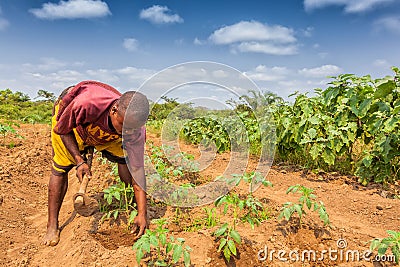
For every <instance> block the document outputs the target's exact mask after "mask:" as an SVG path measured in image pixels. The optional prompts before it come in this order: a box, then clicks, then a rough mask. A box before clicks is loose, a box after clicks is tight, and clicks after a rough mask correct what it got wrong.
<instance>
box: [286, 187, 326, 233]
mask: <svg viewBox="0 0 400 267" xmlns="http://www.w3.org/2000/svg"><path fill="white" fill-rule="evenodd" d="M296 192H299V193H301V196H300V198H299V200H298V202H297V203H292V202H286V203H285V204H284V205H283V208H282V212H281V213H280V214H279V216H278V220H280V219H282V218H285V219H286V220H287V221H289V220H290V218H291V217H292V216H293V215H294V213H297V215H298V216H299V224H300V225H301V224H302V218H303V216H304V215H306V214H307V213H306V209H305V208H307V209H308V210H310V211H317V212H318V214H319V217H320V219H321V220H322V221H323V222H324V225H329V224H330V221H329V215H328V213H327V212H326V208H325V206H324V203H323V202H322V201H317V200H316V199H317V196H316V195H315V194H313V192H314V189H312V188H307V187H305V186H302V185H293V186H291V187H289V188H288V190H287V191H286V194H289V193H296Z"/></svg>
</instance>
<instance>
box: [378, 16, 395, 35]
mask: <svg viewBox="0 0 400 267" xmlns="http://www.w3.org/2000/svg"><path fill="white" fill-rule="evenodd" d="M374 28H375V30H376V31H381V30H387V31H390V32H394V33H399V34H400V17H384V18H381V19H378V20H376V21H375V22H374Z"/></svg>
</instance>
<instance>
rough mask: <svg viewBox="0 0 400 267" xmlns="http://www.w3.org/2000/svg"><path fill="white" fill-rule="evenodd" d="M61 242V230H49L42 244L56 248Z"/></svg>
mask: <svg viewBox="0 0 400 267" xmlns="http://www.w3.org/2000/svg"><path fill="white" fill-rule="evenodd" d="M59 241H60V230H59V229H57V228H55V229H50V228H48V229H47V233H46V235H45V236H44V237H43V241H42V244H43V245H45V246H55V245H57V244H58V242H59Z"/></svg>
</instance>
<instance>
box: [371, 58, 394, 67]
mask: <svg viewBox="0 0 400 267" xmlns="http://www.w3.org/2000/svg"><path fill="white" fill-rule="evenodd" d="M372 64H373V65H374V66H375V67H378V68H383V69H390V67H391V66H392V64H390V63H389V62H388V61H387V60H386V59H377V60H375V61H374V62H373V63H372Z"/></svg>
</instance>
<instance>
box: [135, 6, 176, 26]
mask: <svg viewBox="0 0 400 267" xmlns="http://www.w3.org/2000/svg"><path fill="white" fill-rule="evenodd" d="M169 11H171V10H170V9H169V8H168V7H166V6H159V5H154V6H152V7H149V8H147V9H143V10H142V11H141V12H140V15H139V17H140V18H141V19H145V20H148V21H150V22H152V23H154V24H168V23H182V22H183V19H182V18H181V17H180V16H179V15H178V14H168V13H169Z"/></svg>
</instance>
